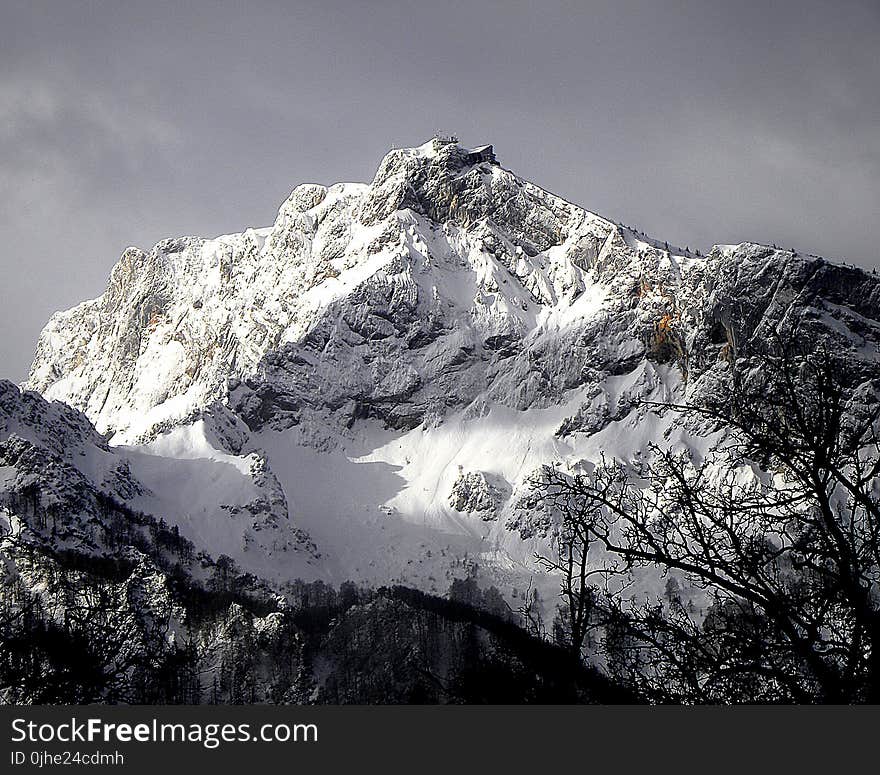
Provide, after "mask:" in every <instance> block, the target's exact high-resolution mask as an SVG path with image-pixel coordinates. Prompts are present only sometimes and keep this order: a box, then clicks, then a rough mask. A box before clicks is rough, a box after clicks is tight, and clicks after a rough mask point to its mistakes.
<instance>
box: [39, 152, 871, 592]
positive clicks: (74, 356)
mask: <svg viewBox="0 0 880 775" xmlns="http://www.w3.org/2000/svg"><path fill="white" fill-rule="evenodd" d="M878 321H880V283H878V281H877V279H876V278H875V277H872V276H870V275H867V274H865V273H863V272H860V271H858V270H854V269H849V268H846V267H841V266H836V265H834V264H830V263H828V262H825V261H823V260H822V259H817V258H814V257H804V256H799V255H797V254H793V253H791V252H789V251H780V250H775V249H773V248H769V247H766V246H761V245H755V244H752V243H742V244H740V245H736V246H721V247H716V248H715V249H713V250H712V251H711V252H710V253H709V254H708V255H707V256H698V255H696V254H692V253H690V252H689V251H687V250H681V249H677V248H674V247H671V246H667V244H666V243H664V242H661V241H659V240H655V239H652V238H650V237H647V236H646V235H643V234H640V233H638V232H636V231H634V230H632V229H629V228H627V227H624V226H621V225H619V224H615V223H613V222H612V221H610V220H608V219H606V218H602V217H600V216H598V215H596V214H594V213H591V212H589V211H587V210H584V209H583V208H581V207H578V206H577V205H574V204H572V203H570V202H567V201H565V200H563V199H561V198H560V197H557V196H555V195H553V194H551V193H549V192H547V191H545V190H543V189H541V188H540V187H539V186H537V185H535V184H533V183H530V182H528V181H525V180H523V179H521V178H519V177H518V176H516V175H515V174H514V173H512V172H510V171H509V170H506V169H505V168H503V167H502V166H501V165H500V164H498V163H497V162H496V160H495V157H494V154H493V152H492V149H491V147H484V148H478V149H466V148H462V147H460V146H459V145H457V143H455V142H451V141H448V140H441V139H438V138H435V139H433V140H431V141H429V142H428V143H425V144H424V145H421V146H419V147H417V148H412V149H399V150H393V151H391V152H390V153H389V154H388V155H387V156H386V157H385V158H384V159H383V160H382V162H381V163H380V165H379V167H378V169H377V172H376V175H375V177H374V179H373V181H372V182H371V183H369V184H357V183H340V184H336V185H333V186H329V187H327V186H322V185H317V184H305V185H301V186H298V187H296V188H295V189H294V190H293V192H292V193H291V195H290V197H289V198H288V199H287V200H286V201H285V202H284V203H283V204H282V205H281V207H280V209H279V212H278V215H277V217H276V220H275V223H274V225H273V226H271V227H268V228H266V229H258V230H254V229H248V230H247V231H245V232H242V233H240V234H229V235H225V236H222V237H217V238H214V239H201V238H194V237H185V238H179V239H170V240H164V241H162V242H160V243H159V244H158V245H156V246H155V247H154V248H153V249H152V250H151V251H149V252H148V253H146V252H143V251H141V250H138V249H137V248H129V249H128V250H126V251H125V252H124V254H123V255H122V257H121V258H120V260H119V262H118V263H117V265H116V266H115V267H114V269H113V271H112V273H111V277H110V281H109V283H108V287H107V290H106V291H105V293H104V294H103V295H102V296H100V297H99V298H97V299H94V300H92V301H88V302H84V303H83V304H81V305H79V306H78V307H75V308H73V309H72V310H68V311H67V312H62V313H58V314H56V315H54V316H53V317H52V319H51V320H50V321H49V323H48V325H47V326H46V328H45V330H44V331H43V333H42V335H41V337H40V340H39V343H38V345H37V351H36V355H35V359H34V364H33V367H32V370H31V374H30V377H29V380H28V382H27V387H29V388H31V389H33V390H37V391H39V392H41V393H42V394H43V395H45V396H46V397H47V398H50V399H58V400H60V401H64V402H66V403H67V404H69V405H70V406H72V407H74V408H75V409H78V410H80V411H82V412H83V413H85V415H87V416H88V418H89V419H90V420H91V421H92V422H93V423H94V424H95V426H96V427H97V429H98V431H100V433H102V434H106V436H107V437H109V439H110V443H111V444H112V447H110V446H108V447H107V449H108V450H111V451H112V453H113V454H120V455H124V456H125V457H126V459H127V460H128V461H129V464H130V465H131V467H132V471H135V472H136V473H137V476H138V478H139V480H140V481H142V482H146V484H145V485H144V488H145V489H146V490H149V491H150V493H151V495H149V496H147V495H143V496H137V497H139V498H140V500H139V501H138V504H137V505H138V507H139V508H144V509H156V510H165V511H167V512H168V513H169V514H173V515H175V516H173V517H172V519H174V520H177V521H179V522H180V523H181V524H183V525H185V526H187V529H189V530H190V531H191V534H192V535H193V536H194V540H197V541H202V542H208V543H210V542H214V543H213V544H212V545H213V546H214V549H213V550H214V551H223V552H224V553H233V554H234V553H235V552H236V551H238V552H239V553H242V552H244V553H245V554H246V551H245V548H242V544H241V541H242V540H243V539H242V536H243V535H245V534H246V533H247V530H252V531H254V530H256V527H255V525H257V524H258V523H259V524H260V525H263V527H261V528H260V530H256V533H253V535H257V534H259V536H258V537H259V540H258V541H257V540H256V539H254V540H251V539H248V540H251V543H250V544H248V546H253V545H259V546H263V547H272V546H275V547H277V546H279V545H287V544H285V541H287V542H289V545H290V546H294V545H296V546H299V550H298V551H299V554H298V555H297V556H299V557H306V556H309V557H311V558H313V560H314V563H313V564H312V565H309V566H308V567H305V566H304V565H303V563H301V562H299V560H297V561H296V562H293V561H291V570H290V572H291V573H303V572H307V573H308V572H312V571H313V570H314V572H315V573H318V572H321V573H325V574H326V575H328V576H330V577H333V578H336V579H337V580H342V579H344V578H345V577H347V576H351V577H353V578H362V579H369V580H371V581H380V582H382V581H388V580H390V579H392V578H394V579H399V578H402V579H405V580H409V581H414V582H416V583H420V584H421V585H423V586H425V587H431V586H432V585H437V586H438V588H441V589H442V588H443V578H444V574H448V573H455V572H457V571H456V570H455V569H456V567H459V568H460V567H461V564H462V563H464V562H481V563H483V564H490V565H492V566H494V567H495V568H498V569H506V571H509V572H511V573H514V574H520V575H521V576H524V575H527V574H530V573H532V572H533V571H534V569H533V567H532V566H530V560H529V558H530V557H531V552H532V551H533V550H534V548H535V546H536V542H540V541H542V540H546V538H547V536H548V531H549V530H550V529H551V528H552V526H551V525H550V524H549V523H548V522H547V520H546V519H545V515H542V514H540V513H539V510H536V509H535V508H534V504H530V502H529V499H528V492H527V489H528V488H527V484H526V482H527V480H528V477H529V476H531V475H532V474H533V473H534V472H535V471H536V470H537V469H538V468H539V467H540V465H541V464H542V463H545V462H549V461H551V460H556V459H561V460H562V461H564V464H566V465H571V466H577V465H580V464H581V462H582V461H588V462H589V461H590V460H592V459H594V458H596V457H598V455H599V454H600V453H601V452H602V451H613V452H614V453H615V454H618V455H620V456H623V457H631V456H637V455H640V454H644V453H645V451H646V449H647V445H648V442H650V441H652V440H657V439H660V438H667V439H669V443H681V444H685V443H687V444H688V445H689V446H691V447H692V448H695V449H698V448H702V447H703V446H704V445H705V440H694V439H693V438H690V435H691V434H692V431H693V429H690V430H688V429H684V428H679V427H678V426H677V425H676V420H675V419H674V418H669V417H660V416H658V415H656V414H655V413H652V412H649V411H647V410H646V409H645V408H644V406H642V405H641V404H640V399H644V398H653V399H659V400H663V399H669V398H673V397H675V398H678V399H681V398H685V397H690V398H693V397H698V396H699V395H700V394H701V393H704V392H706V391H712V390H713V389H715V386H716V385H717V384H718V383H719V381H720V380H722V379H723V377H724V375H725V374H726V373H727V371H728V370H729V368H730V365H731V364H732V363H734V362H736V360H737V359H739V358H742V357H745V356H748V354H749V352H750V348H752V346H753V344H754V343H755V342H759V341H762V340H763V339H766V337H767V336H768V335H769V334H770V332H771V331H773V330H775V329H776V328H778V327H779V325H780V324H781V323H782V322H786V323H787V324H792V323H794V324H796V325H798V326H802V327H807V328H810V329H811V330H814V331H815V332H816V335H817V336H825V337H831V338H832V339H833V340H834V341H835V343H836V345H837V346H839V347H841V348H845V349H846V350H848V351H850V352H851V353H852V355H853V357H854V358H859V359H860V360H862V361H863V362H864V363H865V364H866V369H869V370H870V369H875V368H876V364H877V345H878V342H880V323H878ZM168 461H171V462H172V463H173V465H174V466H176V468H169V467H168V466H167V465H166V463H167V462H168ZM230 477H231V478H230ZM233 482H234V484H233ZM204 490H210V491H211V492H212V493H214V495H216V497H214V496H213V495H212V497H208V498H204V497H203V495H204V492H203V491H204ZM172 493H176V495H172ZM239 501H241V502H242V503H241V504H239V506H241V508H244V505H243V504H244V503H250V504H251V506H250V507H249V508H250V511H249V512H248V513H249V514H250V515H251V516H250V517H248V519H251V520H252V521H251V522H248V524H247V526H245V527H243V528H241V529H239V528H236V531H234V536H237V537H234V538H232V539H229V540H227V539H226V538H222V536H223V528H222V527H221V528H217V527H216V525H214V522H215V521H217V520H221V521H220V522H218V524H219V525H221V526H223V525H225V524H226V523H224V522H222V519H226V518H228V515H229V513H231V512H235V513H240V512H236V511H235V510H236V509H237V508H239V506H235V507H234V508H231V509H230V508H228V507H229V505H230V503H233V502H235V503H237V502H239ZM254 504H256V505H254ZM256 514H259V515H260V516H259V519H258V518H257V516H255V515H256ZM253 520H257V521H253ZM260 520H262V521H260ZM279 526H281V527H279ZM282 528H283V529H282ZM278 530H280V531H281V532H280V533H277V532H276V531H278ZM261 531H262V532H261ZM291 531H292V532H291ZM297 531H299V532H297ZM282 534H284V535H285V536H287V537H286V538H281V537H279V536H281V535H282ZM270 538H271V540H270ZM273 542H274V543H273ZM278 542H280V544H279V543H278ZM248 551H251V552H252V553H251V555H250V556H251V557H254V556H255V555H254V553H253V551H252V550H248ZM266 551H267V552H268V553H270V554H271V553H273V551H274V550H272V549H271V548H270V549H267V550H266ZM243 556H244V555H243ZM440 558H442V559H440ZM309 562H312V560H309ZM258 565H259V564H257V565H254V566H253V567H258ZM318 566H320V569H319V570H318ZM304 568H305V569H304ZM266 572H268V571H266Z"/></svg>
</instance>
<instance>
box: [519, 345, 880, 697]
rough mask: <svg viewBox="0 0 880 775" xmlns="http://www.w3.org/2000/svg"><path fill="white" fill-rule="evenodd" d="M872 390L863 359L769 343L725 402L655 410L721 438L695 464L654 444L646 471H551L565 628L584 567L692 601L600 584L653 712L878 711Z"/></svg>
mask: <svg viewBox="0 0 880 775" xmlns="http://www.w3.org/2000/svg"><path fill="white" fill-rule="evenodd" d="M868 376H870V375H868ZM877 396H878V390H877V383H876V381H874V380H871V379H868V378H866V375H864V374H860V373H859V372H858V365H857V364H856V363H855V362H853V361H849V362H847V361H845V360H842V359H838V358H836V357H833V356H832V354H830V353H829V352H826V351H824V350H819V351H815V350H814V351H813V352H812V353H809V352H805V351H804V350H803V349H802V348H797V347H794V346H791V345H788V346H785V347H782V346H778V347H776V348H775V351H774V353H773V354H764V355H762V356H760V357H755V358H753V359H751V360H743V361H741V362H739V363H738V364H737V368H736V369H735V370H734V371H733V372H732V374H731V377H730V381H729V383H728V386H727V389H726V390H724V391H722V392H721V394H720V398H717V399H716V400H714V401H711V402H704V403H701V404H700V405H686V406H665V407H661V408H663V409H671V410H673V411H677V412H680V413H682V414H684V415H686V416H688V417H689V418H690V419H691V420H692V421H694V422H697V423H701V424H702V426H703V428H704V429H705V430H713V429H714V430H718V429H721V428H724V427H726V428H729V429H730V432H729V434H727V435H726V437H725V439H724V440H723V441H722V442H720V443H719V444H718V445H717V447H716V448H715V449H714V450H713V451H712V452H711V453H710V454H708V455H707V456H706V457H705V458H704V459H702V460H697V459H694V457H693V456H691V455H689V454H684V453H679V452H675V451H673V450H670V449H663V448H660V447H659V446H656V445H655V446H654V447H653V448H652V455H651V458H650V462H648V463H646V464H640V465H634V464H627V463H624V462H621V461H608V460H603V461H601V462H600V464H599V465H598V466H596V467H595V469H594V470H592V471H589V472H587V473H574V474H570V473H566V472H564V471H561V470H559V469H557V468H553V467H549V468H547V469H546V470H545V471H544V472H543V475H542V476H541V477H540V481H539V482H537V483H536V486H537V487H539V488H540V490H541V492H542V493H543V495H544V497H546V498H550V499H552V501H553V503H554V504H555V505H556V507H557V509H558V511H559V513H560V514H561V515H562V522H563V530H562V533H561V535H562V537H563V539H562V540H561V543H560V546H559V547H558V551H557V553H556V557H555V558H552V559H549V560H548V559H542V562H543V564H544V565H545V567H548V568H552V569H555V570H557V571H559V572H561V574H562V578H563V579H564V581H563V598H564V603H565V605H567V606H568V607H569V610H572V611H573V616H576V615H577V608H576V607H575V608H572V600H574V601H577V600H580V599H583V598H585V597H586V596H587V595H588V593H589V591H590V590H589V589H588V588H589V587H591V585H592V582H591V580H590V574H591V573H594V574H595V575H599V576H601V577H602V578H604V579H605V580H606V587H607V580H608V579H613V578H619V579H628V578H630V579H631V578H632V577H633V574H634V573H639V572H642V573H645V572H649V573H650V572H652V569H653V572H660V573H666V574H668V573H675V574H678V575H679V576H680V577H681V578H682V579H683V580H687V581H689V582H690V585H691V586H692V588H694V589H696V590H698V591H699V593H700V595H701V597H702V601H703V602H702V603H701V605H700V607H699V608H694V607H693V606H688V605H686V604H684V603H683V602H682V599H681V596H680V595H675V596H669V598H668V599H666V600H663V599H662V598H660V597H659V596H658V599H656V600H636V599H634V598H630V599H626V598H625V597H624V596H623V595H620V594H616V595H615V594H609V593H608V592H607V589H606V590H605V591H603V590H602V589H600V588H599V586H598V585H592V590H591V591H592V593H593V595H594V596H595V601H596V602H595V605H594V614H593V615H594V618H595V619H596V620H597V622H600V623H601V624H602V627H603V629H604V632H605V637H604V652H605V658H606V662H607V664H608V666H609V669H610V670H612V671H613V672H615V673H616V676H617V677H618V678H621V679H625V680H627V681H628V682H629V683H630V684H631V685H633V686H635V687H636V688H638V689H639V690H640V691H641V692H642V694H643V696H645V697H646V698H648V699H651V700H654V701H689V702H728V701H762V702H770V701H794V702H838V703H841V702H847V703H848V702H863V701H867V702H878V701H880V499H878V491H880V482H878V474H880V444H878V420H880V402H878V400H877ZM596 549H597V550H598V551H595V550H596ZM588 552H592V556H591V557H590V558H589V559H588V558H587V556H586V555H587V553H588ZM572 557H573V559H571V558H572ZM591 569H592V570H591ZM642 569H647V570H642ZM572 571H574V572H572ZM572 584H573V586H574V590H573V592H567V591H566V590H567V587H569V586H570V585H572ZM576 633H577V635H578V636H579V635H580V630H579V629H578V630H575V629H573V630H572V635H573V636H574V635H575V634H576ZM573 643H574V641H573Z"/></svg>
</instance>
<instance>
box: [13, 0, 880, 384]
mask: <svg viewBox="0 0 880 775" xmlns="http://www.w3.org/2000/svg"><path fill="white" fill-rule="evenodd" d="M878 41H880V2H878V0H867V1H866V2H845V1H844V2H838V1H836V2H832V0H828V1H827V2H824V3H818V2H810V0H798V1H795V0H788V2H772V0H762V1H761V2H746V1H744V0H739V1H738V2H730V0H724V1H720V2H713V1H710V0H703V1H702V2H692V3H690V2H662V1H660V0H642V2H626V1H625V0H608V2H604V1H602V2H588V1H587V0H584V1H583V2H568V3H563V2H556V1H555V0H540V2H538V1H537V0H529V1H528V2H488V1H486V0H471V1H470V2H455V1H454V0H433V1H425V0H420V1H419V2H410V3H405V2H392V1H391V0H388V1H387V2H382V1H381V0H370V1H368V0H348V1H347V2H341V1H339V2H337V1H335V0H323V1H321V2H318V1H317V0H316V1H315V2H309V1H308V0H289V1H288V2H282V0H277V1H276V2H270V1H268V0H266V1H265V2H259V1H258V0H249V2H240V1H237V2H228V3H224V2H192V1H191V2H174V3H165V2H160V1H159V0H150V1H149V2H137V3H135V2H126V3H120V2H107V3H100V2H79V1H77V0H56V2H40V1H39V0H22V1H21V2H19V1H18V0H0V117H2V122H0V197H2V207H0V230H2V252H0V270H2V282H0V331H2V337H0V377H8V378H11V379H14V380H16V381H18V380H22V379H24V377H25V375H26V373H27V369H28V366H29V364H30V360H31V356H32V353H33V348H34V344H35V342H36V338H37V335H38V333H39V331H40V328H41V327H42V325H43V323H44V322H45V321H46V319H47V318H48V317H49V315H50V314H51V313H52V312H53V311H55V310H57V309H62V308H66V307H69V306H72V305H74V304H76V303H77V302H79V301H81V300H83V299H87V298H92V297H94V296H97V295H99V294H100V293H101V292H102V291H103V289H104V286H105V283H106V279H107V276H108V274H109V271H110V268H111V267H112V265H113V264H114V262H115V261H116V259H117V257H118V256H119V254H120V252H121V251H122V250H123V249H124V248H125V247H126V246H127V245H132V244H133V245H138V246H141V247H143V248H149V247H151V246H152V245H153V244H154V243H155V242H157V241H158V240H160V239H162V238H164V237H168V236H176V235H181V234H197V235H203V236H214V235H216V234H221V233H227V232H232V231H240V230H242V229H243V228H245V227H247V226H262V225H269V224H271V223H272V221H273V220H274V217H275V212H276V210H277V207H278V205H279V204H280V202H281V201H282V200H283V199H284V198H285V197H286V195H287V194H288V193H289V191H290V189H291V188H293V187H294V186H295V185H296V184H298V183H301V182H307V181H309V182H312V181H313V182H321V183H333V182H336V181H339V180H363V181H367V180H370V179H371V178H372V175H373V173H374V171H375V168H376V166H377V165H378V163H379V161H380V159H381V157H382V155H383V154H384V153H385V152H386V151H387V150H388V149H389V148H391V147H395V146H411V145H417V144H419V143H422V142H423V141H425V140H426V139H428V138H429V137H430V136H431V135H433V134H434V133H435V132H436V131H437V130H444V131H449V132H454V133H456V134H458V136H459V137H460V138H461V141H462V142H463V143H465V144H472V145H476V144H480V143H484V142H491V143H494V144H495V149H496V152H497V154H498V158H499V160H500V162H501V163H502V164H503V165H504V166H505V167H508V168H510V169H512V170H514V171H516V172H517V173H519V174H521V175H523V176H524V177H526V178H529V179H530V180H533V181H534V182H536V183H538V184H540V185H542V186H543V187H545V188H548V189H550V190H551V191H554V192H555V193H558V194H560V195H562V196H564V197H566V198H568V199H570V200H572V201H574V202H577V203H579V204H581V205H583V206H585V207H587V208H588V209H591V210H593V211H595V212H598V213H600V214H602V215H605V216H607V217H609V218H612V219H614V220H619V221H622V222H624V223H627V224H631V225H634V226H637V227H638V228H641V229H643V230H645V231H647V232H648V233H649V234H652V235H653V236H655V237H658V238H660V239H665V240H668V241H670V242H673V243H676V244H682V245H690V246H691V247H692V248H693V247H699V248H703V249H705V248H707V247H709V246H711V245H712V244H713V243H731V242H740V241H743V240H746V239H751V240H755V241H760V242H776V243H778V244H781V245H785V246H787V247H795V248H798V249H800V250H803V251H806V252H814V253H819V254H822V255H825V256H827V257H829V258H834V259H838V260H846V261H849V262H851V263H857V264H862V265H865V266H873V265H876V264H878V263H880V251H878V249H877V246H876V233H877V220H878V214H880V86H878V84H880V46H878Z"/></svg>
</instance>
